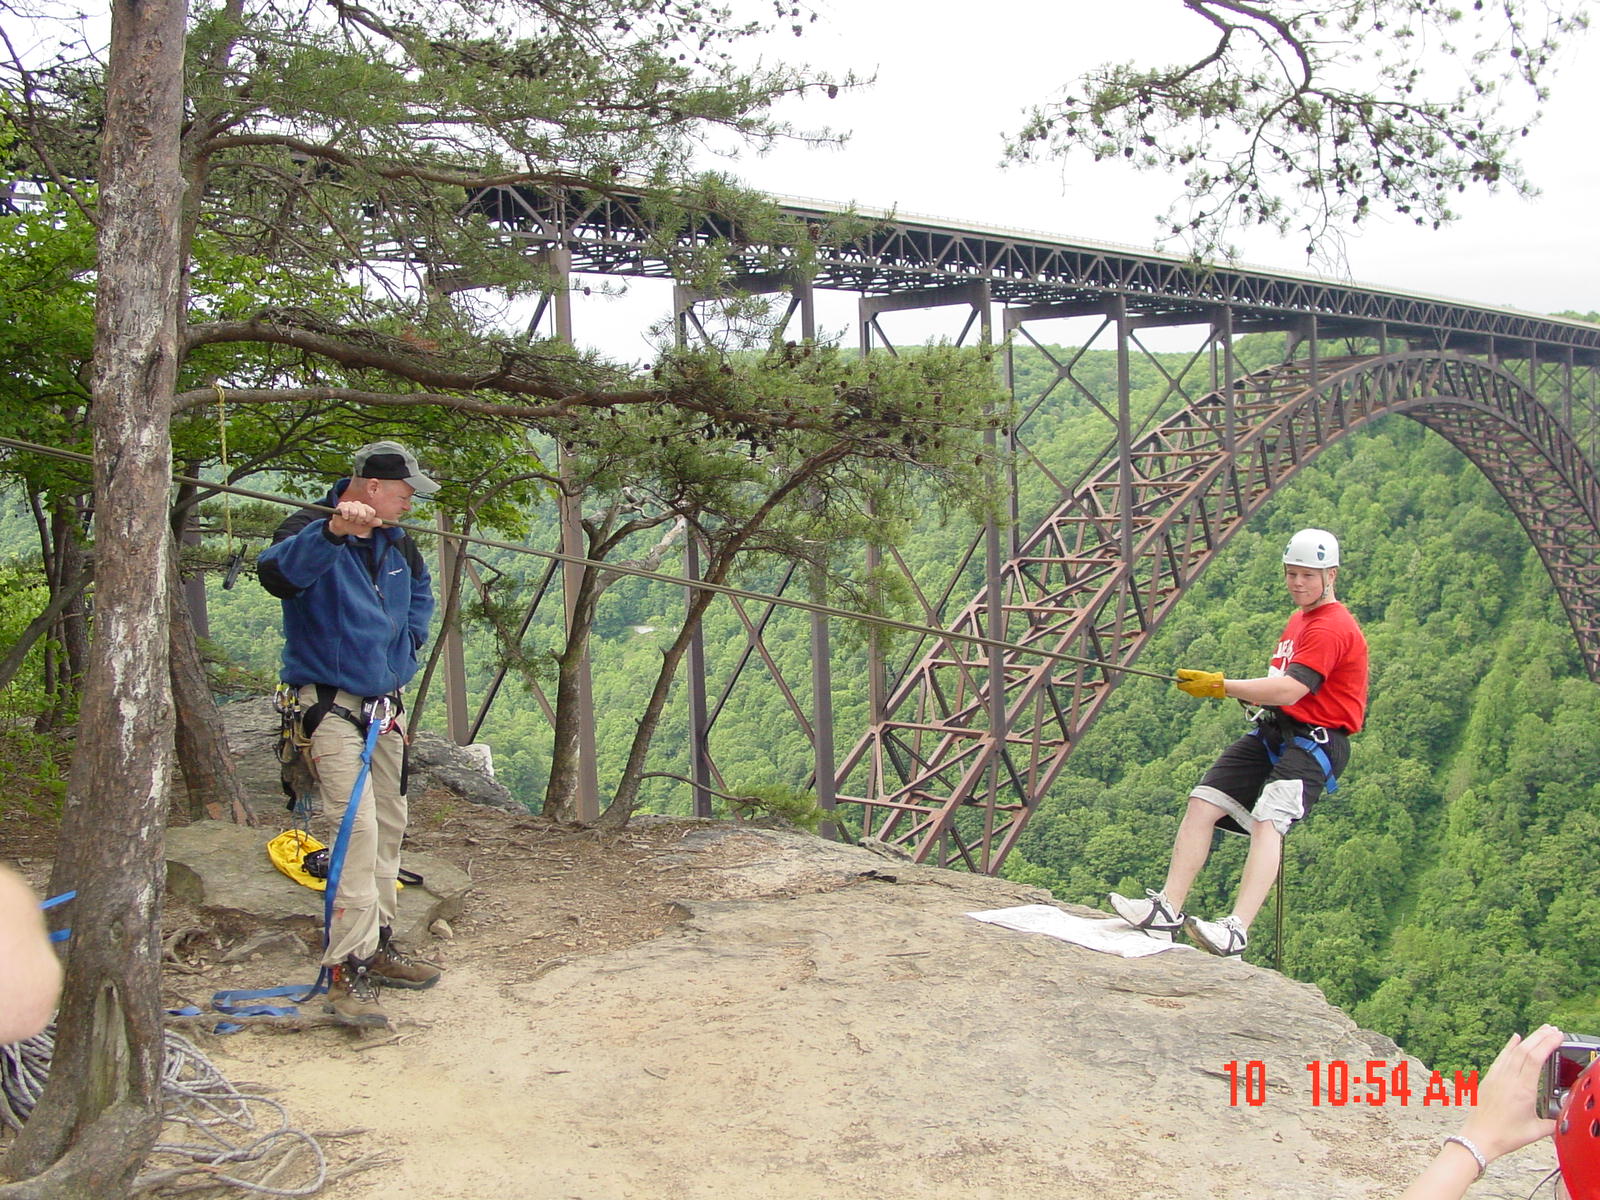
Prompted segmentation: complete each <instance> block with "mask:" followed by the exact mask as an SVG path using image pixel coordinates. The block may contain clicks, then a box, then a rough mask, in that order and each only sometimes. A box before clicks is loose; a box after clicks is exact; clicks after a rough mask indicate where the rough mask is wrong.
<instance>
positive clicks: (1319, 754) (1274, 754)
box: [1250, 725, 1339, 796]
mask: <svg viewBox="0 0 1600 1200" xmlns="http://www.w3.org/2000/svg"><path fill="white" fill-rule="evenodd" d="M1250 732H1251V733H1252V734H1253V735H1254V736H1255V737H1257V738H1260V739H1261V747H1262V749H1264V750H1265V751H1266V752H1267V761H1268V762H1270V763H1271V764H1272V765H1273V766H1277V765H1278V760H1279V759H1280V758H1282V757H1283V748H1282V746H1280V747H1279V748H1278V749H1276V750H1274V749H1273V748H1272V743H1271V742H1270V741H1268V740H1267V735H1266V734H1264V733H1262V732H1261V726H1259V725H1256V726H1254V727H1252V728H1251V730H1250ZM1283 745H1284V746H1299V747H1300V749H1302V750H1304V751H1305V752H1306V753H1307V754H1309V755H1311V757H1312V758H1314V759H1315V760H1316V762H1317V765H1318V766H1319V767H1321V768H1322V779H1323V784H1322V790H1323V791H1325V792H1327V793H1328V795H1330V796H1331V795H1333V793H1335V792H1337V791H1338V790H1339V780H1338V779H1337V778H1336V777H1335V776H1334V773H1333V763H1332V761H1330V760H1329V758H1328V752H1327V751H1326V750H1324V749H1323V744H1322V743H1321V742H1319V741H1317V740H1316V739H1315V738H1309V737H1306V736H1305V735H1304V734H1297V735H1296V736H1294V737H1290V738H1284V739H1283Z"/></svg>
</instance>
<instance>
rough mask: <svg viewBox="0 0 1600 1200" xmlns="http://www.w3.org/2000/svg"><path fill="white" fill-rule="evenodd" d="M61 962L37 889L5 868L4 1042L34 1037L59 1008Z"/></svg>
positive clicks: (0, 932) (0, 988) (0, 929)
mask: <svg viewBox="0 0 1600 1200" xmlns="http://www.w3.org/2000/svg"><path fill="white" fill-rule="evenodd" d="M60 993H61V961H60V960H59V959H58V958H56V952H55V949H54V948H53V947H52V946H51V945H50V934H49V932H48V931H47V930H46V929H45V924H44V914H43V913H41V912H40V911H39V900H38V898H37V897H36V896H35V895H34V894H33V891H32V889H30V888H29V887H28V885H27V884H26V883H24V882H23V880H22V877H21V876H20V875H18V874H16V872H14V871H10V870H8V869H6V868H4V867H0V1044H5V1045H9V1044H10V1043H12V1042H19V1041H21V1040H22V1039H23V1038H27V1037H32V1036H33V1035H34V1034H36V1033H38V1032H39V1031H40V1030H41V1029H43V1028H44V1027H45V1026H46V1025H47V1024H48V1023H49V1021H50V1017H51V1014H53V1013H54V1012H55V1010H56V998H57V997H58V996H59V995H60Z"/></svg>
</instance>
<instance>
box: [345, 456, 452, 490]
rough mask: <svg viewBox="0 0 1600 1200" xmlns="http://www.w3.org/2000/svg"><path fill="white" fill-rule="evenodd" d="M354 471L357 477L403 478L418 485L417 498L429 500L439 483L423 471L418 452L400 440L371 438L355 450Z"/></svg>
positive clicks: (411, 483) (416, 486) (415, 486)
mask: <svg viewBox="0 0 1600 1200" xmlns="http://www.w3.org/2000/svg"><path fill="white" fill-rule="evenodd" d="M351 474H353V475H355V476H356V477H357V478H358V479H403V480H405V481H406V482H407V483H409V484H410V485H411V486H412V487H413V488H415V489H416V493H417V498H418V499H421V500H427V499H429V498H431V497H432V496H433V494H434V493H435V492H437V491H438V490H439V485H438V484H437V483H435V482H434V481H433V480H431V479H429V478H428V477H427V476H426V475H424V474H423V473H422V468H421V467H419V466H417V456H416V455H415V454H413V453H411V451H409V450H407V449H406V448H405V447H404V446H402V445H401V444H400V443H399V442H369V443H368V444H367V445H365V446H363V447H361V449H359V450H357V451H356V461H355V467H354V470H353V471H352V472H351Z"/></svg>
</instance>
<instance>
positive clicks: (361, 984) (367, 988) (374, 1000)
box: [322, 955, 389, 1028]
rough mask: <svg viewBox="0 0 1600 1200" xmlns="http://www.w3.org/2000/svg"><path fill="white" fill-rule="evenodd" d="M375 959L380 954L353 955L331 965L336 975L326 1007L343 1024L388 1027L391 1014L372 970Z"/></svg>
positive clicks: (330, 986) (326, 1010)
mask: <svg viewBox="0 0 1600 1200" xmlns="http://www.w3.org/2000/svg"><path fill="white" fill-rule="evenodd" d="M375 961H376V956H374V957H373V958H366V959H362V958H356V957H355V956H354V955H351V956H350V957H349V958H347V959H346V960H345V961H344V962H342V963H338V964H336V965H335V966H333V967H331V968H330V970H331V972H332V974H333V979H332V982H330V983H329V984H328V998H327V999H326V1000H324V1001H323V1003H322V1011H323V1012H325V1013H330V1014H332V1015H333V1016H335V1017H337V1018H338V1020H339V1023H340V1024H341V1025H355V1026H357V1027H361V1028H373V1027H384V1028H386V1027H387V1026H388V1024H389V1018H388V1016H387V1015H386V1014H385V1013H384V1011H383V1008H382V1007H381V1006H380V1005H379V1004H378V985H377V977H376V976H375V975H374V974H373V973H372V966H373V963H374V962H375Z"/></svg>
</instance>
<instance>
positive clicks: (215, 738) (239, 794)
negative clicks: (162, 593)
mask: <svg viewBox="0 0 1600 1200" xmlns="http://www.w3.org/2000/svg"><path fill="white" fill-rule="evenodd" d="M167 604H168V606H169V607H170V610H171V613H170V619H169V620H168V622H167V628H168V630H169V631H170V640H169V643H168V654H169V655H170V656H171V663H170V671H171V676H172V711H173V714H174V717H175V719H176V723H177V728H176V731H175V733H176V736H175V738H174V742H173V744H174V746H175V747H176V749H177V752H178V765H179V766H181V767H182V768H183V786H184V791H185V792H186V793H187V794H188V797H189V804H188V811H189V819H190V820H192V821H200V820H204V819H206V818H208V817H209V818H211V819H213V820H217V821H232V822H234V824H236V825H254V824H255V823H256V822H255V816H254V814H252V813H251V811H250V806H249V805H248V804H247V803H246V802H245V797H244V789H243V788H241V787H240V786H239V774H238V772H237V771H235V770H234V766H233V755H232V753H231V752H230V751H229V749H228V735H227V731H226V730H224V729H223V727H222V714H221V713H219V712H218V711H217V705H216V701H215V700H213V699H212V696H211V688H210V685H208V684H207V683H206V672H205V664H204V663H202V662H201V660H200V646H199V644H198V643H197V642H196V640H195V630H194V623H193V622H192V621H191V620H190V619H189V605H188V602H187V601H186V600H185V599H184V594H183V580H182V578H181V576H180V575H179V573H178V564H177V561H176V556H169V562H168V567H167Z"/></svg>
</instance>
